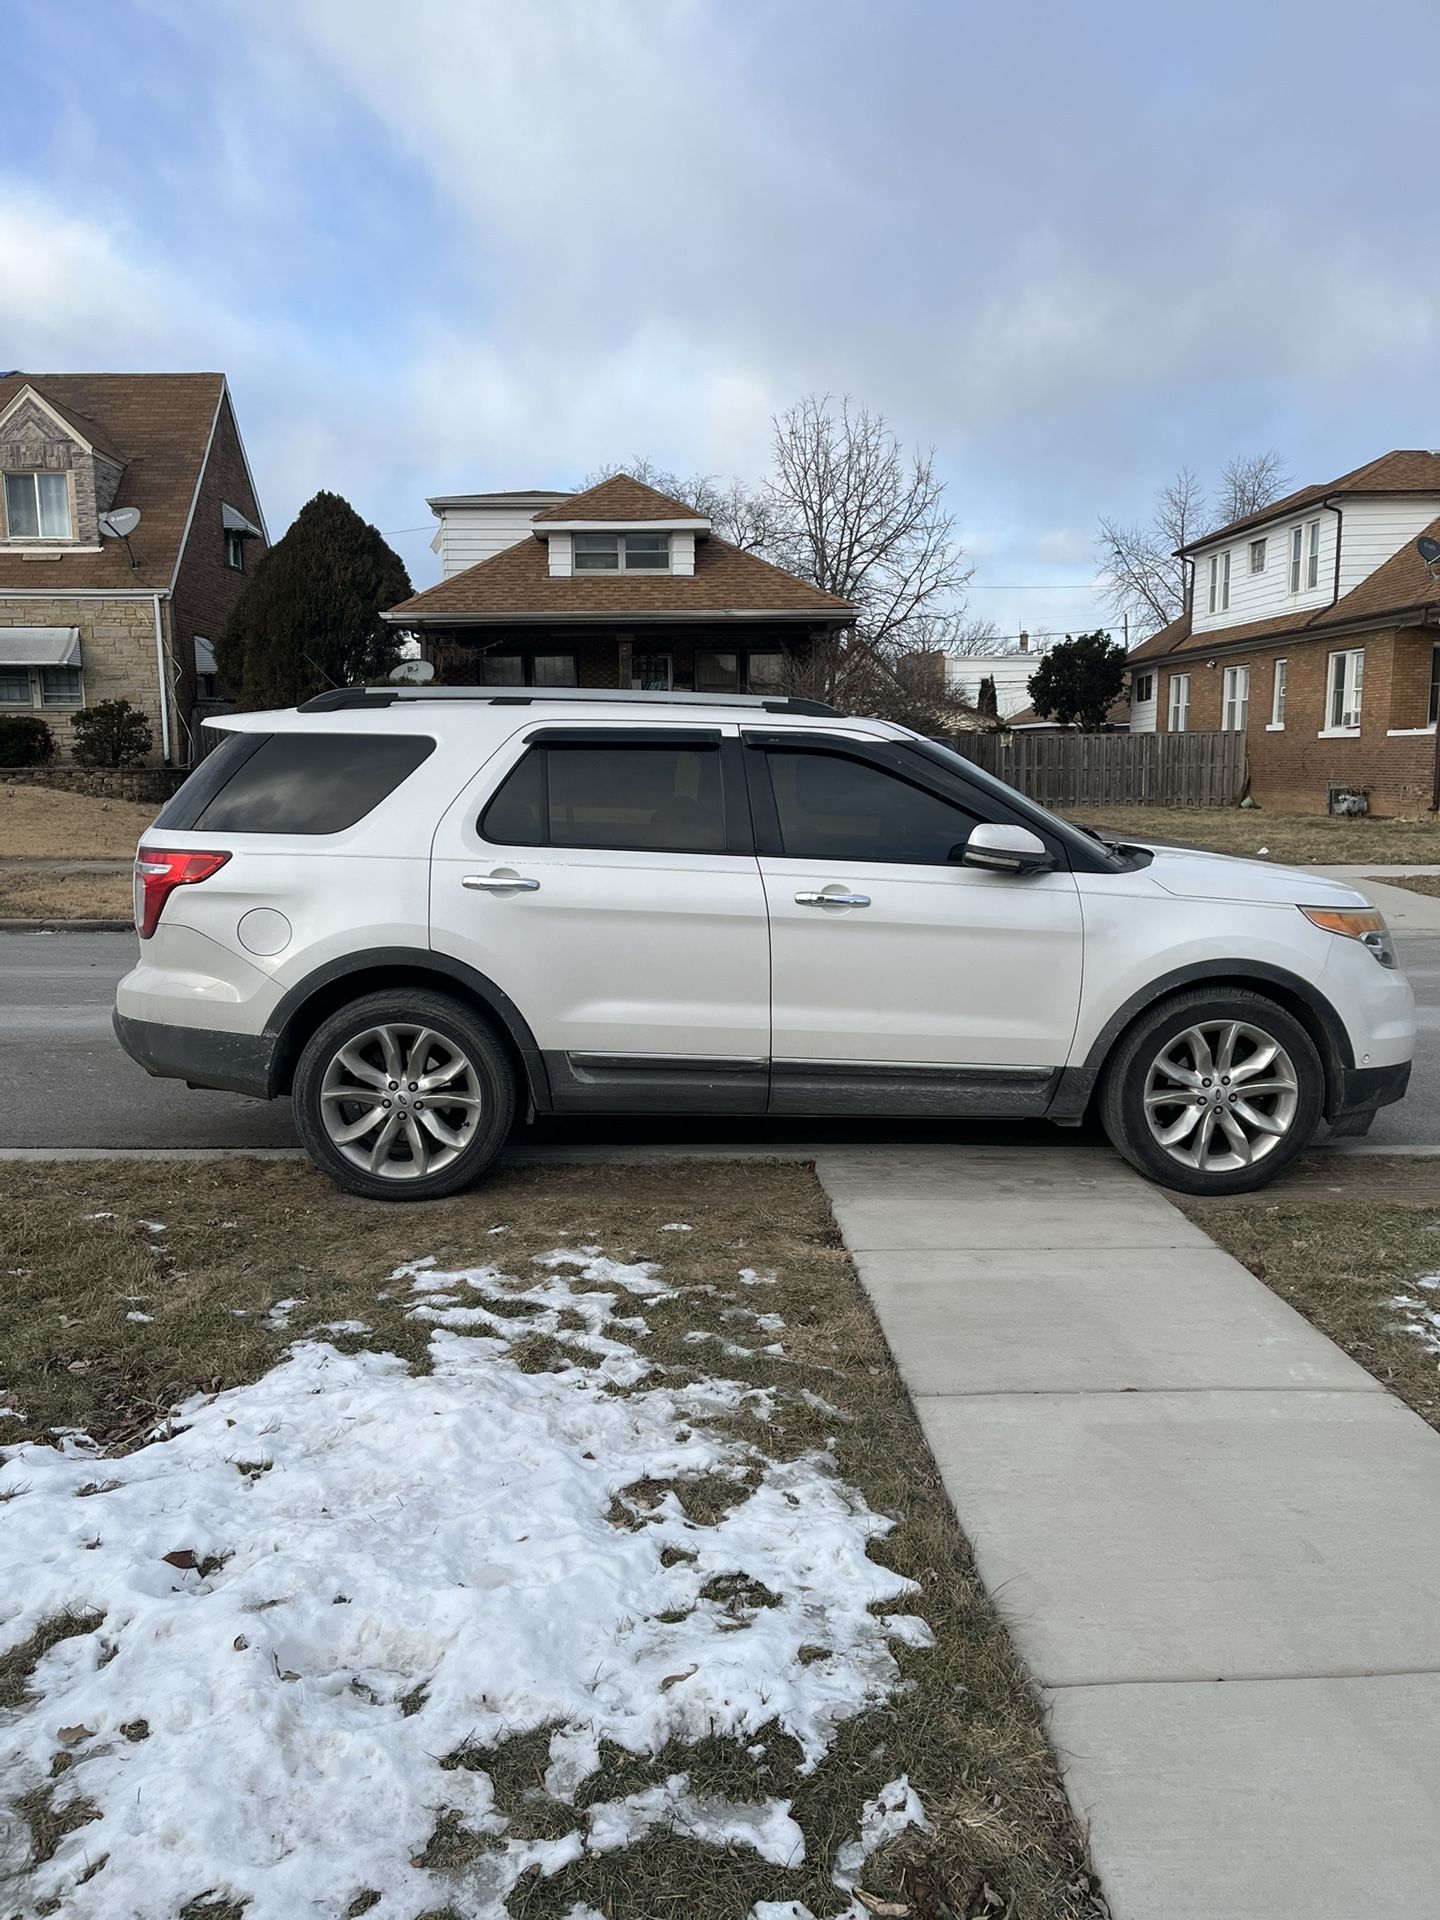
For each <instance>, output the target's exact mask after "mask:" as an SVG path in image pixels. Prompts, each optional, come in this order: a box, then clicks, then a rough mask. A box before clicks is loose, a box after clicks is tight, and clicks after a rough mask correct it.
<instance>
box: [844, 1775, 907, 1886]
mask: <svg viewBox="0 0 1440 1920" xmlns="http://www.w3.org/2000/svg"><path fill="white" fill-rule="evenodd" d="M907 1827H919V1828H921V1830H922V1831H925V1832H928V1831H929V1827H930V1822H929V1821H928V1820H927V1819H926V1818H925V1809H924V1807H922V1806H921V1804H920V1796H919V1794H918V1793H916V1791H915V1789H914V1788H913V1787H912V1786H911V1784H910V1781H909V1779H908V1778H907V1776H906V1775H905V1774H903V1773H902V1774H901V1776H900V1778H899V1779H898V1780H892V1781H890V1783H889V1784H888V1786H883V1787H882V1788H881V1789H880V1791H879V1793H877V1794H876V1796H875V1798H874V1799H873V1800H867V1801H866V1802H865V1806H864V1809H863V1811H862V1812H861V1815H860V1838H859V1839H858V1840H847V1841H846V1843H845V1845H844V1846H843V1847H841V1849H840V1851H839V1852H838V1853H837V1854H836V1856H835V1871H834V1873H833V1874H832V1875H831V1878H832V1879H833V1880H834V1882H835V1884H836V1886H837V1887H839V1888H841V1889H842V1891H844V1892H846V1893H848V1892H849V1891H850V1889H851V1888H852V1887H853V1886H854V1885H855V1882H856V1881H857V1880H858V1879H859V1878H860V1875H861V1873H862V1871H863V1870H864V1866H865V1862H866V1861H867V1860H868V1859H869V1858H870V1856H871V1854H872V1853H874V1852H875V1851H876V1850H877V1848H880V1847H883V1846H884V1845H885V1843H886V1842H887V1841H889V1840H893V1839H894V1838H895V1837H896V1835H897V1834H901V1833H903V1832H904V1831H905V1829H906V1828H907Z"/></svg>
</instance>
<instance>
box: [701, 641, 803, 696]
mask: <svg viewBox="0 0 1440 1920" xmlns="http://www.w3.org/2000/svg"><path fill="white" fill-rule="evenodd" d="M695 691H696V692H697V693H783V692H784V691H785V655H784V654H783V653H782V652H781V651H780V650H779V649H778V648H777V649H775V650H774V651H773V652H772V651H770V650H768V649H767V650H764V651H762V650H760V649H757V650H756V651H755V652H754V653H720V652H712V651H711V650H710V649H708V648H700V649H698V650H697V652H696V654H695Z"/></svg>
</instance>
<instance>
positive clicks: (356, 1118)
mask: <svg viewBox="0 0 1440 1920" xmlns="http://www.w3.org/2000/svg"><path fill="white" fill-rule="evenodd" d="M483 1106H484V1101H483V1098H482V1095H481V1091H480V1078H479V1075H478V1074H477V1072H476V1069H475V1065H474V1063H473V1062H472V1061H471V1060H470V1059H469V1058H468V1056H467V1055H466V1053H465V1051H464V1049H463V1048H462V1047H460V1046H458V1045H457V1044H456V1043H455V1041H453V1040H450V1039H447V1038H446V1037H445V1035H443V1034H441V1033H437V1032H436V1031H435V1030H434V1029H433V1028H432V1027H423V1026H401V1025H398V1024H393V1023H387V1024H385V1025H383V1026H376V1027H367V1028H366V1029H365V1030H364V1031H363V1032H362V1033H357V1034H355V1035H354V1036H353V1037H352V1038H351V1039H349V1040H347V1041H346V1042H345V1044H344V1045H343V1046H342V1047H340V1048H339V1049H338V1050H337V1051H336V1052H335V1053H334V1054H333V1055H332V1056H331V1059H330V1064H329V1065H328V1066H327V1067H326V1069H325V1077H324V1079H323V1080H322V1082H321V1085H320V1114H321V1119H322V1122H323V1124H324V1127H325V1132H326V1134H327V1136H328V1137H329V1139H330V1142H331V1144H332V1145H333V1146H334V1147H336V1148H337V1149H338V1151H339V1152H340V1153H342V1154H343V1155H344V1157H345V1158H346V1159H347V1160H348V1161H349V1162H350V1163H351V1165H352V1166H355V1167H359V1168H360V1169H361V1170H362V1171H363V1172H365V1173H369V1174H375V1175H378V1176H379V1177H380V1178H381V1179H385V1180H421V1179H424V1177H425V1176H426V1175H427V1174H431V1173H438V1172H439V1171H440V1170H441V1168H442V1167H448V1166H449V1165H450V1164H451V1162H452V1161H454V1160H455V1159H457V1158H458V1157H459V1155H460V1154H462V1153H463V1152H464V1151H465V1148H466V1147H467V1146H468V1145H469V1143H470V1140H471V1138H472V1137H473V1135H474V1133H475V1129H476V1127H477V1126H478V1124H479V1121H480V1117H481V1113H482V1110H483Z"/></svg>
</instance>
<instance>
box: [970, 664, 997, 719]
mask: <svg viewBox="0 0 1440 1920" xmlns="http://www.w3.org/2000/svg"><path fill="white" fill-rule="evenodd" d="M975 711H976V712H977V713H978V714H980V715H982V716H983V718H985V719H986V720H994V719H996V718H998V716H999V713H1000V696H999V695H998V694H997V693H996V691H995V676H994V674H993V673H987V674H986V676H985V678H984V679H983V680H982V681H981V682H980V691H979V693H978V694H977V695H976V696H975Z"/></svg>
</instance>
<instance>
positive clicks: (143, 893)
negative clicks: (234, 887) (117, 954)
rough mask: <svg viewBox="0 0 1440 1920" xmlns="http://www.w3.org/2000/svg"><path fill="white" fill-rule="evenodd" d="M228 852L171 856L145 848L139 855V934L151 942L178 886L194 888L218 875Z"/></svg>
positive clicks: (161, 849) (137, 862)
mask: <svg viewBox="0 0 1440 1920" xmlns="http://www.w3.org/2000/svg"><path fill="white" fill-rule="evenodd" d="M229 858H230V856H229V854H228V853H171V852H168V851H167V850H166V849H164V848H163V847H141V849H140V851H139V853H137V854H136V856H135V931H136V932H137V933H138V934H139V936H140V938H141V939H142V940H148V939H149V938H150V936H151V934H152V933H154V931H155V929H156V927H157V926H158V925H159V923H160V914H161V912H162V910H163V908H164V906H165V902H166V901H167V900H168V899H169V898H170V896H171V894H172V893H173V892H174V891H175V889H176V887H193V886H194V885H195V883H196V882H197V881H199V880H208V879H209V878H210V876H211V874H212V873H218V872H219V871H220V869H221V867H223V866H224V864H225V862H226V861H227V860H228V859H229Z"/></svg>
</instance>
